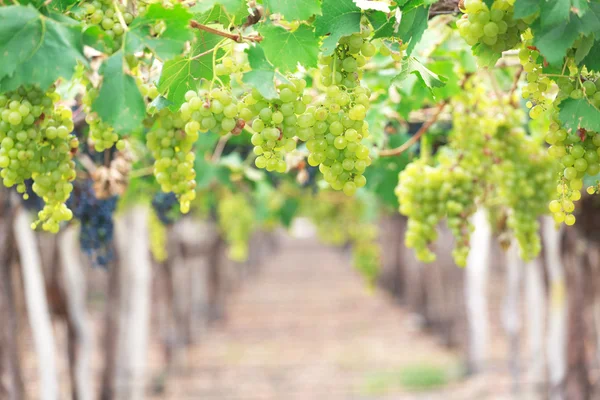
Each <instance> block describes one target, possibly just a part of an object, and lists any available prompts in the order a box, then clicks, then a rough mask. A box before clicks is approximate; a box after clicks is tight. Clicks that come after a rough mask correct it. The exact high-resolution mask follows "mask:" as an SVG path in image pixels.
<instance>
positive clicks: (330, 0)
mask: <svg viewBox="0 0 600 400" xmlns="http://www.w3.org/2000/svg"><path fill="white" fill-rule="evenodd" d="M322 12H323V14H322V15H321V16H319V17H317V19H316V21H315V32H316V34H317V35H319V36H324V35H327V34H329V37H327V38H326V39H325V40H324V41H323V44H322V45H321V51H322V52H323V54H324V55H326V56H328V55H331V54H332V53H333V51H334V50H335V47H336V46H337V42H338V41H339V40H340V38H341V37H342V36H348V35H351V34H353V33H354V32H359V31H360V17H361V11H360V8H358V7H357V6H356V4H354V2H353V1H352V0H323V6H322Z"/></svg>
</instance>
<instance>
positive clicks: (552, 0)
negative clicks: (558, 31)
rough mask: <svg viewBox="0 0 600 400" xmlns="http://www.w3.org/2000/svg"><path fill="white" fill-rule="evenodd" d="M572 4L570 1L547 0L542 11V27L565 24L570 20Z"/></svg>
mask: <svg viewBox="0 0 600 400" xmlns="http://www.w3.org/2000/svg"><path fill="white" fill-rule="evenodd" d="M570 9H571V2H570V1H569V0H546V1H545V2H544V6H543V7H542V8H541V11H540V23H541V26H542V27H544V28H545V27H549V26H553V25H556V24H561V23H564V22H565V21H566V20H567V19H569V10H570Z"/></svg>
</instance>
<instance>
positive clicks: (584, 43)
mask: <svg viewBox="0 0 600 400" xmlns="http://www.w3.org/2000/svg"><path fill="white" fill-rule="evenodd" d="M578 42H579V45H578V46H577V50H575V62H576V63H577V64H579V63H580V62H581V61H582V60H583V59H584V58H585V57H586V56H587V55H588V54H589V52H590V50H591V49H592V46H593V45H594V35H589V36H584V37H583V38H581V39H580V40H578Z"/></svg>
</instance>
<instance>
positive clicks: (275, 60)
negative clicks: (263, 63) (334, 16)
mask: <svg viewBox="0 0 600 400" xmlns="http://www.w3.org/2000/svg"><path fill="white" fill-rule="evenodd" d="M259 33H260V34H261V36H262V37H263V40H262V42H261V47H262V48H263V50H264V51H265V55H266V56H267V58H268V59H269V61H270V62H271V63H272V64H273V65H274V66H275V67H277V68H279V70H281V71H282V72H294V71H296V69H297V67H298V63H300V65H302V66H304V67H305V68H311V67H316V66H317V58H318V55H319V40H318V39H317V37H316V36H315V33H314V32H313V30H312V29H311V28H309V27H308V26H307V25H304V24H302V25H300V27H299V28H298V29H296V30H295V31H293V32H291V31H288V30H286V29H284V28H281V27H279V26H276V25H264V26H262V27H261V28H260V29H259Z"/></svg>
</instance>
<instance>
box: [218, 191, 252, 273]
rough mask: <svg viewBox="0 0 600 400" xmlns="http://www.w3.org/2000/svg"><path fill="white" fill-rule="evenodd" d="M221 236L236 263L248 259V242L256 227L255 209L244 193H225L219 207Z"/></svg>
mask: <svg viewBox="0 0 600 400" xmlns="http://www.w3.org/2000/svg"><path fill="white" fill-rule="evenodd" d="M217 216H218V223H219V227H220V230H221V234H222V235H223V237H224V238H225V241H226V242H227V244H228V245H229V250H228V255H229V258H231V259H232V260H234V261H244V260H246V259H247V258H248V241H249V240H250V235H251V233H252V230H253V227H254V209H253V207H252V204H251V203H250V202H249V200H248V198H247V197H246V195H244V194H243V193H230V192H224V193H223V194H222V196H221V198H220V199H219V203H218V206H217Z"/></svg>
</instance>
